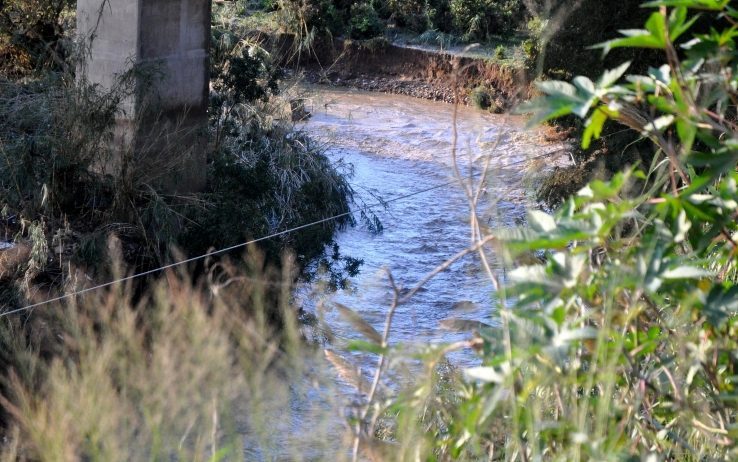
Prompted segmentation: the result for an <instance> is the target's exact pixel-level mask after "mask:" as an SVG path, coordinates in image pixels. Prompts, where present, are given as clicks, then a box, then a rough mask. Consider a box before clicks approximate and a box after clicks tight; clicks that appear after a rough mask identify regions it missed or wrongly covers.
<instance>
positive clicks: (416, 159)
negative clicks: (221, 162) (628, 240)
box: [304, 89, 554, 362]
mask: <svg viewBox="0 0 738 462" xmlns="http://www.w3.org/2000/svg"><path fill="white" fill-rule="evenodd" d="M307 109H308V110H309V111H310V112H311V113H312V117H311V118H310V120H309V121H308V122H307V123H306V124H305V126H304V129H305V130H307V131H308V132H309V133H310V134H311V135H313V136H314V137H315V138H318V139H319V140H321V141H322V142H324V143H325V145H326V146H327V147H328V148H329V150H328V152H329V154H330V156H331V157H332V158H333V159H334V160H335V161H342V162H344V163H347V164H349V165H351V166H352V168H353V172H354V175H353V178H352V180H351V182H352V184H353V186H354V188H355V189H356V192H357V195H358V196H359V198H360V199H361V200H363V201H364V202H365V203H367V204H375V203H376V202H377V199H376V198H375V196H379V197H381V199H383V200H385V201H393V200H394V199H396V198H400V197H402V196H405V195H410V194H415V193H418V194H416V195H413V196H412V197H409V198H406V199H401V200H397V201H396V202H391V203H390V204H389V206H388V207H387V208H386V210H385V209H384V208H382V207H378V208H375V209H373V210H374V212H375V213H376V215H377V217H378V218H379V219H380V220H381V222H382V225H383V231H382V232H381V233H379V234H375V233H372V232H371V231H370V230H369V229H367V228H366V227H362V226H359V227H356V228H353V229H349V230H347V231H345V232H343V233H342V234H341V235H340V236H339V237H338V243H339V245H340V248H341V251H342V252H343V253H344V254H346V255H349V256H353V257H357V258H361V259H363V260H364V262H365V264H364V267H363V269H362V273H361V274H360V276H359V277H358V278H357V279H356V280H355V282H354V286H353V288H352V290H348V291H342V292H340V293H338V294H336V295H335V296H334V297H333V300H335V301H338V302H340V303H343V304H345V305H347V306H349V307H351V308H352V309H354V310H355V311H357V312H359V313H360V314H361V315H362V316H363V317H364V318H365V319H366V320H368V321H369V322H370V323H372V324H373V325H374V327H376V328H377V329H378V330H380V331H381V327H382V326H383V323H384V319H385V316H386V313H387V310H388V307H389V304H390V300H391V290H390V286H389V282H388V278H387V271H391V273H392V275H393V277H394V279H395V281H396V282H397V284H398V285H399V286H400V287H401V288H404V289H408V288H411V287H413V286H414V285H415V284H416V283H417V282H418V281H420V280H421V279H423V277H424V276H425V275H426V274H428V273H429V272H430V271H432V270H433V269H434V268H435V267H436V266H438V265H440V264H441V263H443V262H444V261H445V260H446V259H448V258H449V257H451V256H453V255H454V254H456V253H457V252H459V251H462V250H463V249H465V248H467V247H469V245H470V244H471V241H470V235H471V234H470V233H471V231H470V226H469V223H470V218H469V216H470V207H469V202H468V200H467V198H466V195H465V193H464V190H463V187H462V184H461V182H459V181H458V179H457V177H456V176H455V175H454V169H453V165H454V156H453V148H454V145H455V146H456V158H457V164H458V166H459V171H460V174H461V175H462V176H463V177H474V176H475V175H477V177H478V176H479V174H480V173H481V171H482V169H483V167H484V165H485V163H486V162H487V160H488V161H489V170H490V178H489V180H488V181H487V182H486V183H485V185H484V190H483V194H482V196H481V197H482V199H481V201H480V206H479V209H478V214H479V215H480V216H481V217H482V223H483V224H484V225H486V226H490V227H492V228H494V227H498V226H509V225H514V224H516V223H519V222H520V221H521V220H522V218H523V217H524V211H525V208H526V206H528V205H530V204H529V203H528V196H529V193H527V191H529V190H530V185H529V184H528V182H527V181H526V178H529V177H530V175H529V174H530V165H531V164H534V162H533V161H532V160H538V165H539V166H538V167H537V168H540V165H542V164H541V162H544V161H545V159H542V158H543V157H544V156H545V155H546V153H548V152H551V151H553V150H554V147H553V146H550V145H547V144H546V143H542V142H541V141H540V139H539V137H538V136H537V135H534V134H531V133H530V132H528V131H525V130H524V127H523V125H522V121H521V120H519V119H516V118H511V117H503V116H495V115H491V114H488V113H485V112H482V111H479V110H475V109H471V108H465V107H460V108H458V112H457V113H456V116H455V114H454V113H455V111H454V106H453V105H448V104H443V103H435V102H429V101H425V100H420V99H415V98H410V97H404V96H396V95H386V94H378V93H367V92H357V91H346V90H327V89H320V91H319V92H318V93H317V94H316V95H314V96H312V97H311V98H310V99H309V100H308V103H307ZM454 125H455V126H456V130H455V131H456V143H455V144H454V138H455V137H454ZM488 158H489V159H488ZM434 187H437V188H436V189H432V190H429V191H425V192H421V191H424V190H427V189H429V188H434ZM491 258H492V259H493V260H494V256H493V255H492V256H491ZM494 299H495V293H494V290H493V287H492V285H491V283H490V281H489V279H488V278H487V277H486V276H485V275H484V274H483V273H482V272H481V271H480V264H479V262H478V261H477V259H475V258H474V257H473V256H471V257H467V258H465V259H463V260H461V261H459V262H458V263H456V264H454V265H452V266H451V267H450V268H449V269H448V270H447V271H445V272H443V273H441V274H439V275H438V276H436V277H435V278H434V279H432V280H431V281H430V282H429V283H428V284H426V285H425V286H424V288H423V290H422V291H421V292H419V293H418V294H417V295H416V296H415V297H413V299H412V300H411V301H410V302H409V303H407V304H405V305H402V306H400V308H399V309H398V311H397V314H396V316H395V319H394V322H393V326H392V331H391V336H390V340H391V343H412V342H423V343H427V342H450V341H455V340H458V339H459V338H461V337H463V334H461V333H453V332H450V331H448V330H444V329H442V328H441V322H442V321H443V320H445V319H449V318H461V319H468V320H474V321H483V322H485V323H488V324H492V325H494V324H495V323H496V321H495V316H494V309H493V308H492V307H493V306H494ZM328 306H330V305H328ZM327 319H328V323H329V325H331V327H332V330H333V331H334V332H336V333H337V336H338V337H354V336H355V335H357V334H354V333H353V329H351V328H350V327H348V326H346V325H344V324H342V323H341V321H340V319H339V318H338V317H337V316H336V315H335V314H331V313H328V314H327ZM459 360H461V361H464V362H465V361H467V360H469V361H470V360H471V358H469V357H467V358H459Z"/></svg>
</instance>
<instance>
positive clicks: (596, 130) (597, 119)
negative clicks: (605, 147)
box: [582, 108, 608, 149]
mask: <svg viewBox="0 0 738 462" xmlns="http://www.w3.org/2000/svg"><path fill="white" fill-rule="evenodd" d="M607 119H608V116H607V113H605V111H603V110H602V109H600V108H598V109H596V110H595V111H594V113H593V114H592V116H591V117H590V118H589V119H587V124H586V128H585V129H584V133H583V134H582V149H588V148H589V146H590V144H591V143H592V139H593V138H594V139H599V138H600V135H601V134H602V128H603V127H604V125H605V122H607Z"/></svg>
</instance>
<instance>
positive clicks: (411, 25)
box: [388, 0, 431, 32]
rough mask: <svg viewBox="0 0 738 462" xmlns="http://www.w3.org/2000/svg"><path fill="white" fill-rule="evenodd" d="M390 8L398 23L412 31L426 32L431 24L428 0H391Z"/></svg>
mask: <svg viewBox="0 0 738 462" xmlns="http://www.w3.org/2000/svg"><path fill="white" fill-rule="evenodd" d="M388 8H389V11H390V13H391V14H392V18H394V20H395V21H396V22H397V24H398V25H399V26H401V27H406V28H408V29H410V30H411V31H414V32H424V31H425V30H426V29H428V28H429V27H430V25H431V22H430V11H429V5H428V2H427V1H426V0H389V2H388Z"/></svg>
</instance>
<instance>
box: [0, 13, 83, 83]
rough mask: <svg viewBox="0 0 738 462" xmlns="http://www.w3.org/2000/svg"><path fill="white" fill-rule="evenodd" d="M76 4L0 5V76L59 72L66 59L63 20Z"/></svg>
mask: <svg viewBox="0 0 738 462" xmlns="http://www.w3.org/2000/svg"><path fill="white" fill-rule="evenodd" d="M74 4H75V2H74V0H5V1H3V2H2V3H1V4H0V58H2V59H0V63H1V64H0V72H2V73H3V74H4V75H16V76H17V75H22V74H25V73H27V72H29V71H31V70H34V69H41V68H49V67H51V68H55V69H58V68H59V66H60V64H63V62H64V59H65V52H66V50H65V49H64V44H63V40H62V39H63V37H64V27H63V17H64V15H65V14H66V13H68V12H69V10H70V9H72V8H73V7H74Z"/></svg>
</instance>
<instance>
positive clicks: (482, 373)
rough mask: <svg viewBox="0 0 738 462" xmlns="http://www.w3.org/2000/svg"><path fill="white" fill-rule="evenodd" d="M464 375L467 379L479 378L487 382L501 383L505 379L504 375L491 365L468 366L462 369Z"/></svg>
mask: <svg viewBox="0 0 738 462" xmlns="http://www.w3.org/2000/svg"><path fill="white" fill-rule="evenodd" d="M464 377H466V379H467V380H480V381H482V382H487V383H497V384H501V383H503V382H504V381H505V376H504V375H502V374H500V373H499V372H497V371H496V370H495V369H494V368H492V367H470V368H468V369H464Z"/></svg>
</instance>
